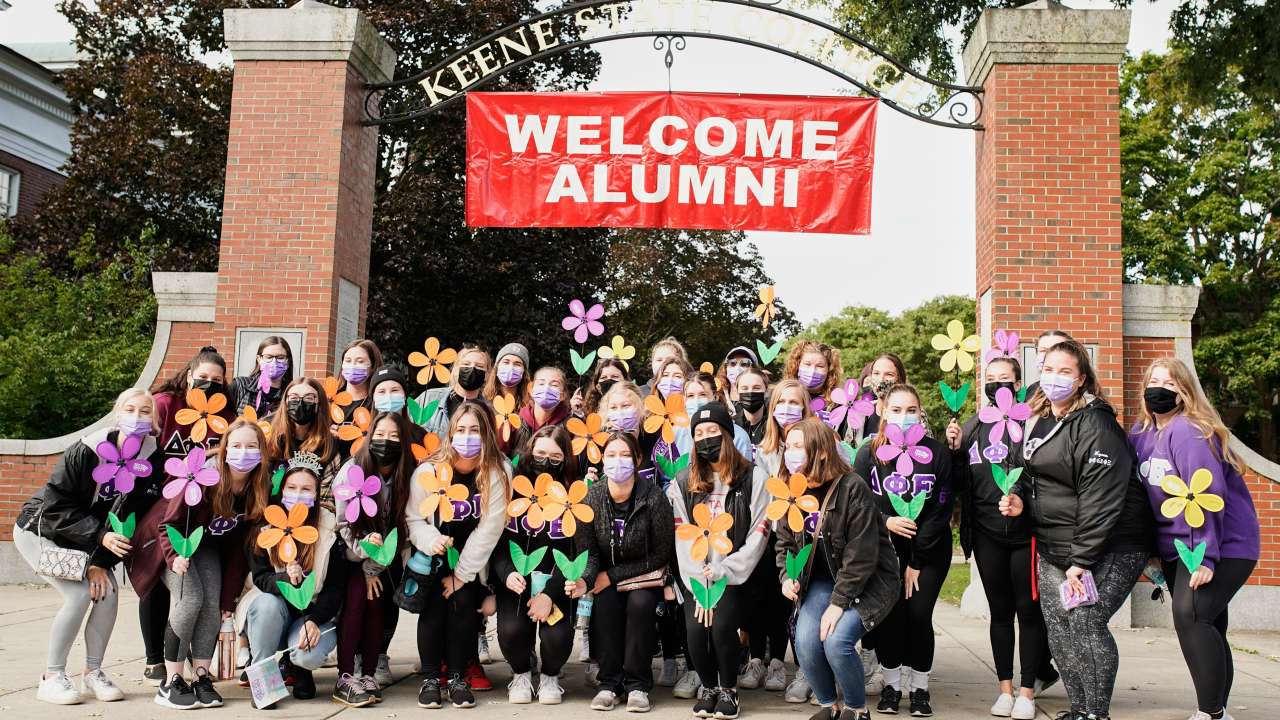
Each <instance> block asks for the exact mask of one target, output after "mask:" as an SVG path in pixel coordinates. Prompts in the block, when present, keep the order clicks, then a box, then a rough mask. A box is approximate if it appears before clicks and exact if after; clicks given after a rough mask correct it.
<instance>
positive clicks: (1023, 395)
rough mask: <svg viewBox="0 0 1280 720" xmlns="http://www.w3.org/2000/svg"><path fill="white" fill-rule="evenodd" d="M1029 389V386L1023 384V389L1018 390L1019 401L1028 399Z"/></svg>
mask: <svg viewBox="0 0 1280 720" xmlns="http://www.w3.org/2000/svg"><path fill="white" fill-rule="evenodd" d="M1027 390H1028V387H1027V386H1026V385H1023V386H1022V389H1021V390H1019V391H1018V402H1026V401H1027Z"/></svg>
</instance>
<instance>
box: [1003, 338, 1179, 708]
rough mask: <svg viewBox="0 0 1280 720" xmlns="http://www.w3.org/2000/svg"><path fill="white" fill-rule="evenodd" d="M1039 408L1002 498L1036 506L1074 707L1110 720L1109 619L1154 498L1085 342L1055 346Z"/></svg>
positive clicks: (1043, 573) (1127, 583)
mask: <svg viewBox="0 0 1280 720" xmlns="http://www.w3.org/2000/svg"><path fill="white" fill-rule="evenodd" d="M1031 408H1032V416H1031V419H1030V420H1028V421H1027V429H1026V438H1025V439H1024V440H1023V448H1022V459H1023V465H1024V467H1025V468H1026V469H1025V471H1024V473H1023V478H1022V479H1021V480H1020V484H1021V485H1022V488H1023V489H1022V490H1021V492H1020V493H1019V494H1015V495H1010V496H1008V497H1006V498H1004V499H1003V500H1001V504H1000V507H1001V511H1002V512H1004V513H1006V514H1007V515H1009V516H1011V517H1018V516H1019V515H1021V514H1022V512H1023V511H1024V509H1025V511H1026V512H1027V513H1028V514H1029V515H1030V518H1031V523H1032V530H1033V532H1034V533H1035V537H1036V551H1037V554H1038V556H1039V562H1038V564H1037V571H1038V573H1039V590H1040V609H1041V611H1042V612H1043V613H1044V620H1045V626H1046V627H1047V628H1048V632H1049V646H1050V647H1051V648H1052V649H1053V657H1054V658H1055V659H1056V660H1057V661H1058V670H1059V671H1060V672H1061V673H1062V680H1063V683H1064V684H1065V685H1066V688H1067V697H1069V698H1070V700H1071V711H1072V712H1073V713H1075V715H1074V716H1073V717H1075V718H1090V719H1091V720H1105V718H1107V717H1108V711H1109V709H1110V707H1111V692H1112V689H1113V688H1114V686H1115V679H1116V670H1117V668H1118V667H1119V663H1120V658H1119V655H1118V653H1117V651H1116V642H1115V638H1113V637H1112V636H1111V631H1110V629H1108V628H1107V621H1108V620H1109V619H1110V618H1111V616H1112V615H1114V614H1115V612H1116V610H1118V609H1119V608H1120V605H1121V604H1123V603H1124V599H1125V598H1126V597H1128V596H1129V592H1130V591H1131V590H1132V589H1133V586H1134V583H1136V582H1137V581H1138V577H1139V576H1140V575H1141V574H1142V569H1143V567H1144V566H1145V565H1146V562H1147V558H1148V557H1149V555H1150V552H1149V551H1150V550H1151V548H1152V546H1153V543H1152V533H1153V523H1154V521H1153V519H1152V516H1151V507H1150V505H1149V504H1148V503H1147V494H1146V490H1145V488H1143V487H1142V484H1141V481H1140V480H1139V479H1138V471H1137V466H1136V463H1134V461H1133V450H1132V449H1131V448H1130V447H1129V444H1128V441H1127V438H1126V436H1125V432H1124V429H1123V428H1121V427H1120V424H1119V423H1118V422H1116V416H1115V411H1114V410H1112V408H1111V406H1110V405H1109V404H1107V401H1106V400H1105V399H1104V398H1103V397H1102V388H1101V385H1100V384H1099V383H1098V376H1097V374H1096V373H1095V372H1094V370H1093V366H1092V365H1091V364H1090V363H1089V354H1088V352H1087V351H1086V350H1085V349H1084V347H1082V346H1081V345H1079V344H1078V343H1075V342H1071V341H1068V342H1062V343H1058V344H1057V345H1055V346H1054V347H1053V349H1051V350H1050V351H1049V353H1048V354H1047V355H1046V356H1045V360H1044V366H1043V367H1042V369H1041V372H1040V388H1039V389H1038V390H1037V392H1036V394H1035V397H1033V398H1032V400H1031ZM1094 587H1096V598H1097V599H1096V601H1095V602H1092V603H1089V604H1081V605H1079V606H1078V607H1074V608H1073V609H1070V611H1068V608H1067V607H1065V606H1064V603H1063V599H1064V598H1073V599H1078V598H1085V597H1088V598H1089V599H1092V596H1093V594H1094V593H1093V592H1092V590H1093V588H1094ZM1060 589H1061V592H1060ZM1086 602H1088V601H1087V600H1086Z"/></svg>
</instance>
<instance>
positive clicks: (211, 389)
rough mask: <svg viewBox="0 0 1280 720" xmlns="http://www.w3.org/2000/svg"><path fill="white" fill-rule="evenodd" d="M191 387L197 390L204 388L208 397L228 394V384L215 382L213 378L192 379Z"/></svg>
mask: <svg viewBox="0 0 1280 720" xmlns="http://www.w3.org/2000/svg"><path fill="white" fill-rule="evenodd" d="M191 387H192V388H193V389H195V390H203V391H204V394H205V396H206V397H212V396H214V395H221V394H226V386H225V385H223V384H222V383H220V382H214V381H213V380H204V379H199V378H197V379H195V380H192V381H191Z"/></svg>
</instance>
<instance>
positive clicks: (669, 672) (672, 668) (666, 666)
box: [656, 658, 680, 687]
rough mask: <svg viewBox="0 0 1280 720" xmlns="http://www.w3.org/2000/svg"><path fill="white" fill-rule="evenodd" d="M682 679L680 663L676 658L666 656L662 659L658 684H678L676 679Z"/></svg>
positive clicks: (668, 685) (667, 685) (664, 685)
mask: <svg viewBox="0 0 1280 720" xmlns="http://www.w3.org/2000/svg"><path fill="white" fill-rule="evenodd" d="M679 679H680V663H679V662H677V661H676V659H675V658H666V659H664V660H663V661H662V671H661V672H659V673H658V679H657V681H656V684H658V685H661V686H662V687H671V686H673V685H675V684H676V680H679Z"/></svg>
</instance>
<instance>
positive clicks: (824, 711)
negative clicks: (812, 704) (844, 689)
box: [809, 705, 840, 720]
mask: <svg viewBox="0 0 1280 720" xmlns="http://www.w3.org/2000/svg"><path fill="white" fill-rule="evenodd" d="M839 717H840V714H839V713H837V712H836V708H835V706H834V705H830V706H828V707H820V708H818V712H816V713H814V714H812V715H810V716H809V720H836V719H837V718H839Z"/></svg>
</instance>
